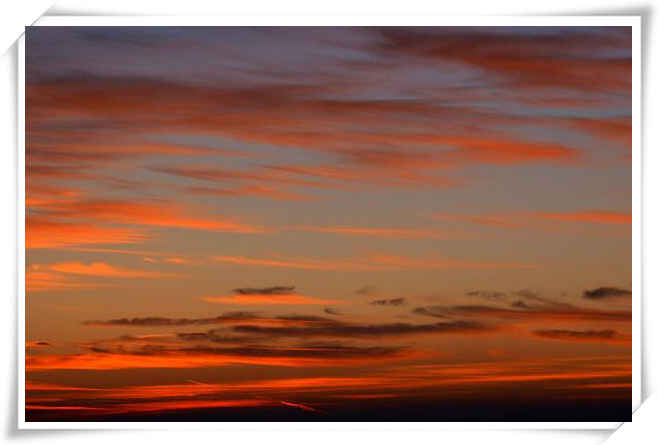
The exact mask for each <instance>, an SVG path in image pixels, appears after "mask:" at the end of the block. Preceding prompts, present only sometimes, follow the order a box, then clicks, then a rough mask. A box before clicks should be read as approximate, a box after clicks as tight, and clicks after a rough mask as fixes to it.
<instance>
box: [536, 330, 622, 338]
mask: <svg viewBox="0 0 659 445" xmlns="http://www.w3.org/2000/svg"><path fill="white" fill-rule="evenodd" d="M533 334H535V335H537V336H538V337H546V338H554V339H611V338H614V337H615V336H616V335H618V333H617V332H616V331H614V330H613V329H604V330H601V331H570V330H565V329H549V330H538V331H533Z"/></svg>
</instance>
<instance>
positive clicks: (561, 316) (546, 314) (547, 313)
mask: <svg viewBox="0 0 659 445" xmlns="http://www.w3.org/2000/svg"><path fill="white" fill-rule="evenodd" d="M513 305H514V306H515V309H511V308H509V307H497V306H485V305H460V306H428V307H423V308H417V309H415V310H414V313H416V314H420V315H430V316H433V317H441V316H445V317H477V318H483V319H489V318H493V319H510V320H524V319H537V320H547V321H560V320H582V321H628V320H631V312H629V311H601V310H595V309H588V308H581V307H578V306H572V305H569V304H566V303H557V302H556V303H553V304H549V303H547V304H544V305H542V306H530V305H528V304H526V303H525V302H523V301H521V302H516V303H513ZM520 309H522V310H520Z"/></svg>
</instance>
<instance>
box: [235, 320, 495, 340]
mask: <svg viewBox="0 0 659 445" xmlns="http://www.w3.org/2000/svg"><path fill="white" fill-rule="evenodd" d="M490 329H492V328H491V327H488V326H486V325H484V324H482V323H479V322H474V321H452V322H446V323H435V324H417V325H415V324H409V323H387V324H375V325H364V324H348V323H339V322H336V323H334V324H333V325H327V326H290V327H288V326H284V327H279V326H252V325H238V326H234V327H233V330H234V331H235V332H240V333H243V334H253V335H266V336H281V337H377V336H387V335H406V334H425V333H428V334H432V333H435V334H442V333H455V332H464V333H469V332H480V331H486V330H490Z"/></svg>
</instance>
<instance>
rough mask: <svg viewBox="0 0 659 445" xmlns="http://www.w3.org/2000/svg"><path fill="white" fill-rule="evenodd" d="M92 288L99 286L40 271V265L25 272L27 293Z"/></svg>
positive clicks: (33, 266)
mask: <svg viewBox="0 0 659 445" xmlns="http://www.w3.org/2000/svg"><path fill="white" fill-rule="evenodd" d="M35 266H36V267H37V268H35ZM90 287H97V286H95V285H92V284H89V283H80V282H78V281H76V280H75V279H73V278H72V277H69V276H66V275H63V274H60V273H55V272H51V271H48V270H40V269H39V265H34V264H33V265H32V267H31V268H28V269H26V271H25V289H26V290H27V292H45V291H57V290H71V289H88V288H90Z"/></svg>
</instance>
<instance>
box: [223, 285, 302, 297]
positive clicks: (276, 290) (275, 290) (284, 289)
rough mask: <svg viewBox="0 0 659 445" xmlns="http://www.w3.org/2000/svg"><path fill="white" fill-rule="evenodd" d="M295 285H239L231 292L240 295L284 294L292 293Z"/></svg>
mask: <svg viewBox="0 0 659 445" xmlns="http://www.w3.org/2000/svg"><path fill="white" fill-rule="evenodd" d="M294 291H295V286H272V287H262V288H258V287H241V288H238V289H234V290H233V292H234V293H236V294H240V295H286V294H290V293H293V292H294Z"/></svg>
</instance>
